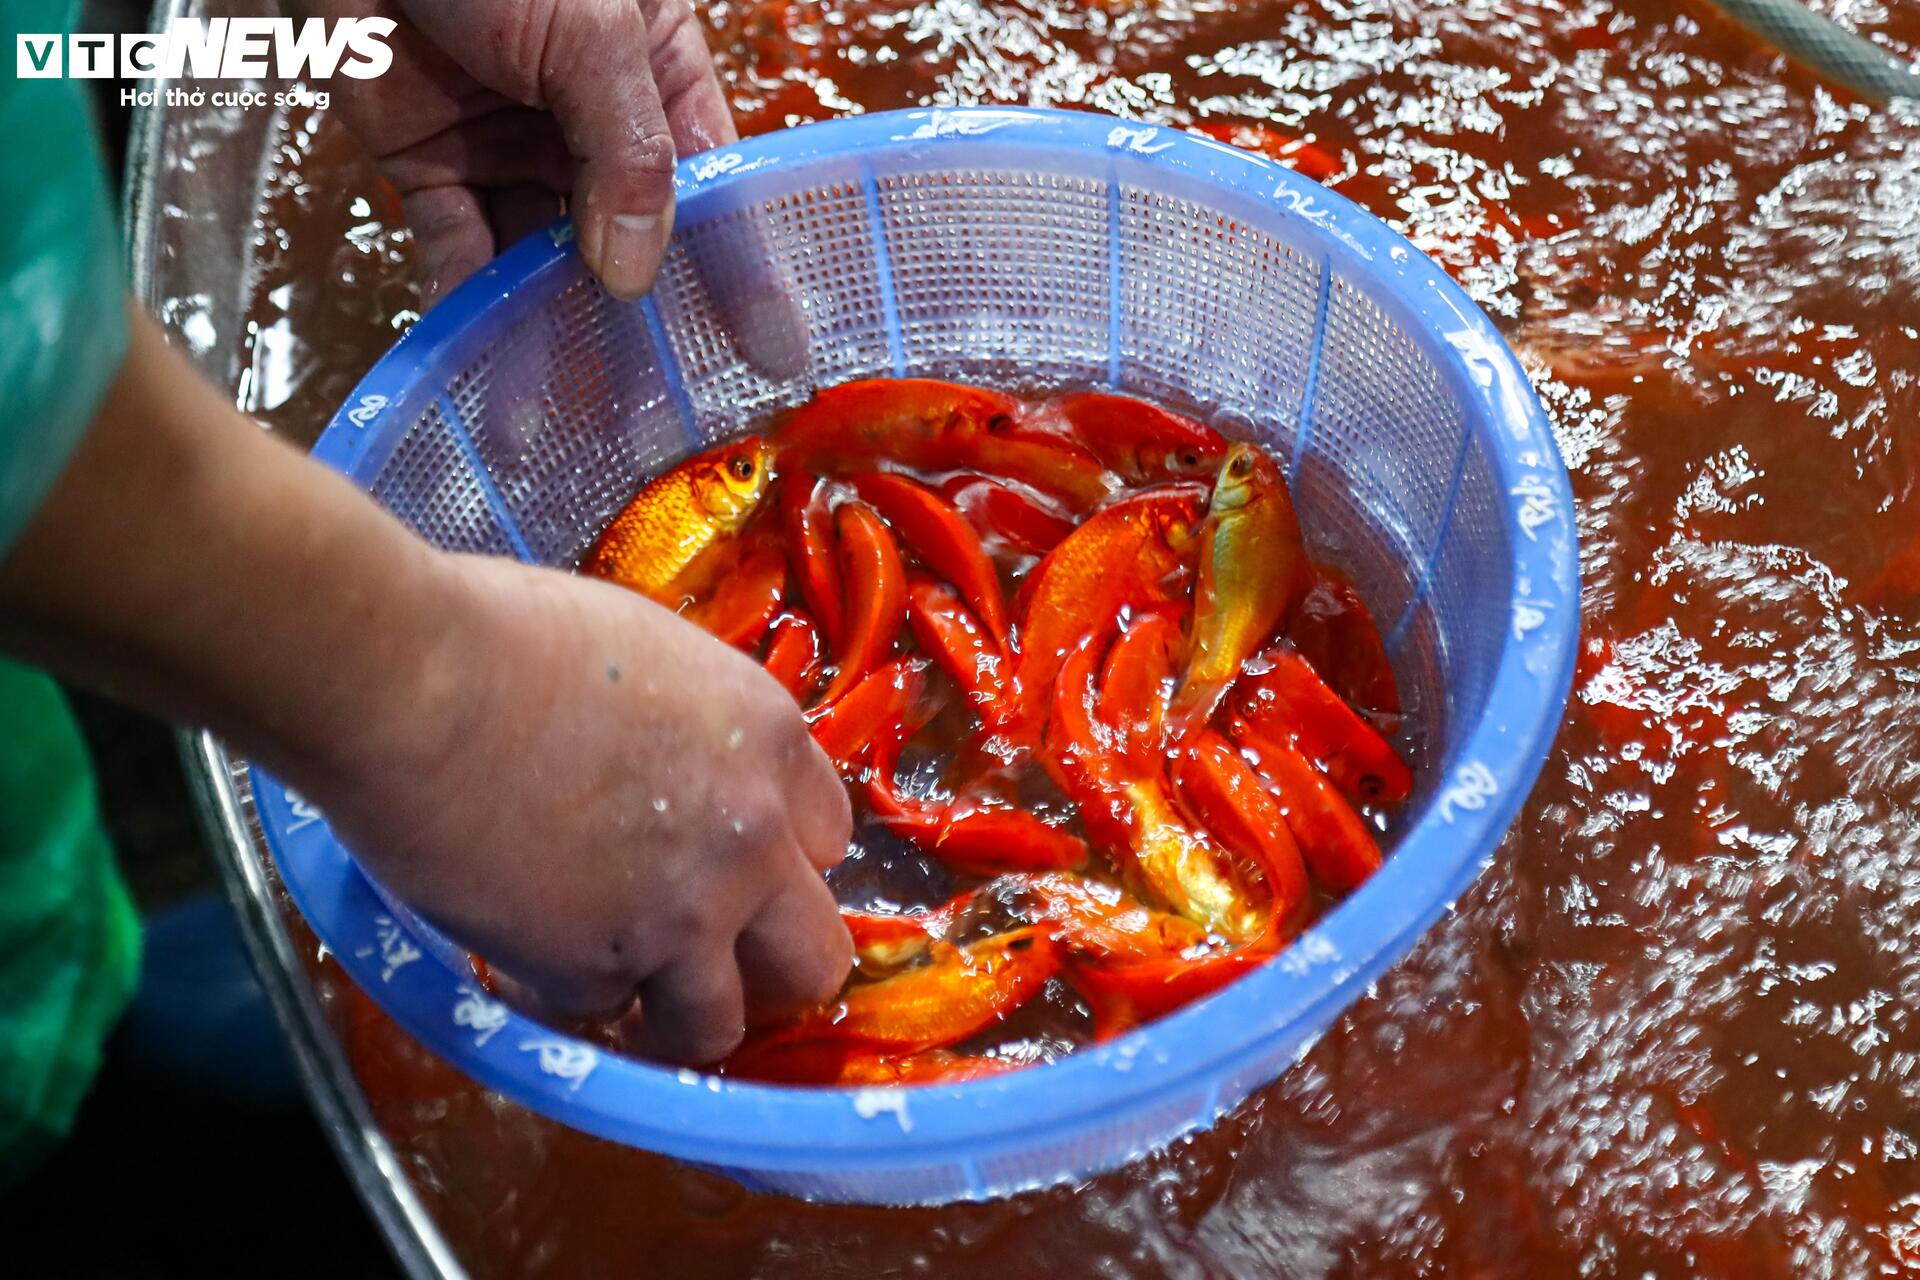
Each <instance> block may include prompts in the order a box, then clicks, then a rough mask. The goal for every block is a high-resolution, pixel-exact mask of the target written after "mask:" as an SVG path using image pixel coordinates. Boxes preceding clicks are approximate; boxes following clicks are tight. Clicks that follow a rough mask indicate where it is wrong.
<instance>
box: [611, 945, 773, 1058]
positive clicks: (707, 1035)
mask: <svg viewBox="0 0 1920 1280" xmlns="http://www.w3.org/2000/svg"><path fill="white" fill-rule="evenodd" d="M746 1033H747V1004H746V995H745V992H744V990H743V988H742V987H741V983H740V968H739V965H738V964H737V963H736V962H735V960H734V956H733V952H732V950H731V949H728V948H724V947H696V948H694V949H692V950H689V951H687V952H685V953H683V954H682V955H680V956H679V957H678V958H677V959H675V960H674V961H673V962H672V963H670V964H668V965H667V967H666V968H664V969H661V970H660V971H659V972H658V973H656V974H654V975H653V976H652V977H650V978H648V979H647V980H646V982H645V983H643V984H642V985H641V987H640V1023H639V1025H638V1026H637V1027H634V1028H632V1030H631V1033H630V1034H631V1036H632V1038H633V1045H632V1047H633V1048H635V1049H636V1050H638V1051H639V1052H641V1053H644V1054H645V1055H647V1056H648V1057H650V1058H661V1059H664V1060H666V1061H668V1062H684V1063H687V1064H689V1065H694V1066H699V1065H704V1064H706V1063H710V1062H718V1061H719V1060H720V1059H721V1058H724V1057H726V1056H727V1055H728V1054H729V1053H732V1052H733V1051H734V1049H735V1048H737V1047H738V1046H739V1044H740V1041H741V1039H742V1038H743V1037H744V1036H745V1035H746Z"/></svg>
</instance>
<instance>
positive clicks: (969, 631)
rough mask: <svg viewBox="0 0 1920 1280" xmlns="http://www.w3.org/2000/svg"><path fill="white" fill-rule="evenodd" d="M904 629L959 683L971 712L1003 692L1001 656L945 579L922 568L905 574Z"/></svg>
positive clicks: (989, 637) (1003, 666)
mask: <svg viewBox="0 0 1920 1280" xmlns="http://www.w3.org/2000/svg"><path fill="white" fill-rule="evenodd" d="M907 628H908V630H909V631H911V632H912V633H913V640H914V643H915V644H917V645H919V646H920V650H921V652H923V653H925V654H927V655H928V656H929V657H931V658H932V659H933V660H934V661H935V662H937V663H939V664H940V669H941V670H943V671H945V672H946V673H947V674H948V675H949V676H951V677H952V678H953V682H954V683H955V684H957V685H959V686H960V691H961V692H962V693H963V694H965V695H966V699H967V702H968V705H970V706H972V707H973V709H974V710H975V712H976V713H978V712H982V711H984V709H985V708H987V707H990V706H992V705H993V704H994V703H996V702H998V701H999V700H1000V698H1001V697H1002V696H1003V694H1004V693H1005V691H1006V684H1007V675H1006V667H1007V660H1006V657H1005V656H1004V655H1003V654H1002V652H1001V651H1000V649H999V648H998V647H997V646H996V645H995V644H994V642H993V638H992V637H991V636H989V635H988V634H987V632H986V628H985V627H983V626H981V625H980V620H979V619H978V618H976V617H974V616H973V614H971V613H969V612H968V611H967V607H966V606H965V605H963V604H961V603H960V598H959V596H957V595H955V594H954V592H953V590H952V588H950V587H948V586H947V585H946V584H945V583H942V582H938V581H935V580H934V579H933V578H930V577H928V576H927V575H926V574H923V573H910V574H908V575H907Z"/></svg>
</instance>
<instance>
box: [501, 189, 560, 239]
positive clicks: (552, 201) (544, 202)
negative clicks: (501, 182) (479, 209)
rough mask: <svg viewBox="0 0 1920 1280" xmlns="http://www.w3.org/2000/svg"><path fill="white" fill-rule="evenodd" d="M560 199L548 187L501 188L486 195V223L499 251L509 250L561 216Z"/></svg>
mask: <svg viewBox="0 0 1920 1280" xmlns="http://www.w3.org/2000/svg"><path fill="white" fill-rule="evenodd" d="M561 208H562V206H561V202H560V197H559V196H557V195H555V194H554V193H553V192H552V191H550V190H548V189H547V188H545V187H539V186H532V185H523V186H512V187H498V188H496V189H494V190H492V191H489V192H487V219H488V221H489V222H491V223H492V224H493V234H494V238H495V240H496V241H497V242H498V244H499V246H500V248H502V249H508V248H511V247H512V246H514V245H516V244H519V243H520V242H521V241H522V240H524V239H526V238H527V237H528V236H530V235H532V234H533V233H534V232H536V231H538V230H540V229H541V228H542V227H544V226H546V225H547V224H548V223H550V222H552V221H553V220H554V219H555V218H557V217H559V216H560V212H561Z"/></svg>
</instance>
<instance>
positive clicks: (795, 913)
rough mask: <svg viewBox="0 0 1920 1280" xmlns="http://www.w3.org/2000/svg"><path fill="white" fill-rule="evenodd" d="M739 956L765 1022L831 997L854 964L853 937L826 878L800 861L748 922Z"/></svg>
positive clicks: (752, 1002)
mask: <svg viewBox="0 0 1920 1280" xmlns="http://www.w3.org/2000/svg"><path fill="white" fill-rule="evenodd" d="M734 955H735V957H736V958H737V959H738V960H739V963H740V976H741V978H742V980H743V981H744V983H745V988H746V993H747V1007H748V1009H749V1010H750V1011H751V1012H752V1014H753V1016H754V1019H755V1020H756V1021H760V1020H763V1019H768V1018H774V1017H778V1016H779V1015H781V1014H784V1013H794V1012H798V1011H799V1010H801V1009H808V1008H811V1007H813V1006H814V1005H817V1004H819V1003H821V1002H822V1001H825V1000H828V999H831V998H832V996H833V994H834V993H835V992H836V991H838V990H840V984H841V983H843V982H845V981H846V980H847V973H848V971H849V970H850V969H851V968H852V966H853V939H852V938H850V937H849V936H848V935H847V929H846V926H845V925H844V924H842V923H841V921H840V907H839V904H837V903H836V902H834V900H833V893H832V891H831V890H829V889H828V888H827V883H826V881H824V880H822V879H821V878H820V877H819V876H818V875H817V874H815V873H814V871H813V869H812V868H810V867H807V866H804V865H797V866H796V871H795V874H794V875H793V877H792V878H791V880H790V882H789V883H788V884H787V885H786V886H784V887H783V888H782V889H780V891H779V892H777V893H775V894H774V895H773V896H772V897H771V898H769V899H768V900H767V902H766V904H765V905H764V906H762V907H761V908H760V911H759V913H758V914H756V915H755V916H754V918H753V919H752V920H750V921H748V922H747V927H746V928H745V929H744V930H742V931H741V933H740V939H739V941H738V942H737V943H735V944H734Z"/></svg>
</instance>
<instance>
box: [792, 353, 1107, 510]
mask: <svg viewBox="0 0 1920 1280" xmlns="http://www.w3.org/2000/svg"><path fill="white" fill-rule="evenodd" d="M1019 408H1020V406H1019V402H1017V401H1015V400H1013V399H1012V398H1011V397H1008V396H1004V395H1001V394H999V393H998V392H995V391H987V390H985V389H983V388H980V387H962V386H957V385H955V384H953V383H948V382H934V381H930V380H927V379H921V378H897V379H896V378H870V379H868V380H866V381H864V382H848V383H844V384H842V385H840V386H837V387H831V388H828V389H827V390H824V391H821V392H819V393H818V394H816V395H815V396H814V398H813V399H812V400H810V401H809V402H808V403H806V404H804V405H802V406H801V407H800V408H798V409H795V410H793V411H791V412H790V413H789V414H788V415H787V417H786V418H785V419H784V420H783V421H782V423H781V425H780V427H779V430H778V431H777V432H776V433H775V443H776V444H778V446H779V447H780V450H781V453H782V456H783V457H787V458H790V459H792V460H793V461H794V462H795V463H797V464H799V465H801V466H804V467H808V468H810V469H812V470H815V471H823V472H828V473H830V474H851V473H856V472H862V471H876V470H879V469H881V467H882V465H883V464H891V465H893V466H897V467H905V468H907V469H909V470H913V471H920V472H927V473H934V474H939V473H943V472H948V471H979V472H984V473H985V474H987V475H995V476H1005V477H1007V478H1008V479H1011V480H1018V481H1020V482H1021V483H1022V484H1028V485H1032V486H1033V487H1034V488H1036V489H1038V490H1040V491H1041V492H1042V493H1049V494H1052V495H1054V496H1055V497H1058V498H1062V499H1065V500H1066V501H1068V502H1069V503H1071V504H1073V506H1074V507H1075V509H1077V510H1087V509H1088V508H1091V507H1092V506H1093V505H1094V504H1095V503H1097V502H1099V501H1100V500H1101V499H1103V498H1105V497H1106V496H1107V495H1108V494H1109V493H1111V492H1113V491H1114V489H1115V488H1117V487H1118V486H1119V478H1118V477H1116V476H1114V475H1113V474H1112V473H1110V472H1108V471H1107V470H1106V469H1105V468H1104V467H1102V466H1101V465H1100V463H1099V460H1098V459H1096V458H1095V457H1094V456H1093V455H1092V454H1090V453H1088V452H1086V451H1085V450H1084V449H1079V448H1075V447H1074V446H1073V445H1072V444H1070V443H1069V442H1067V441H1065V440H1059V439H1034V438H1016V437H1015V433H1014V426H1015V422H1016V415H1017V413H1018V412H1019Z"/></svg>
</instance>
